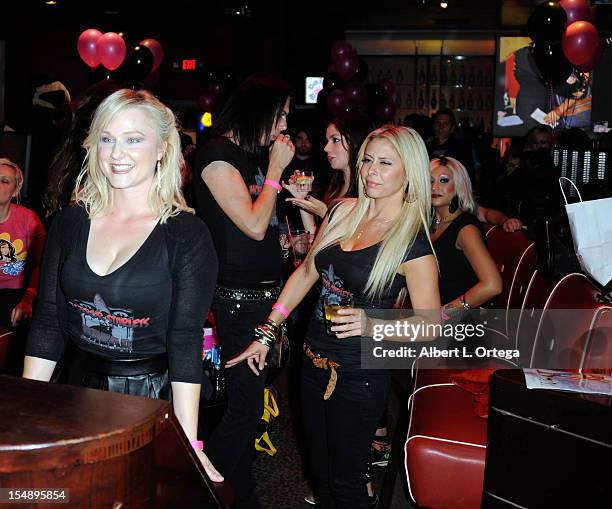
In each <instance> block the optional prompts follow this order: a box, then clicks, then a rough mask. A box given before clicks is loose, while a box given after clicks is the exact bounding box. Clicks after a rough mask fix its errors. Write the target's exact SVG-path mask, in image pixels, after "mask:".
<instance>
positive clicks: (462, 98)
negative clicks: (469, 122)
mask: <svg viewBox="0 0 612 509" xmlns="http://www.w3.org/2000/svg"><path fill="white" fill-rule="evenodd" d="M459 109H460V110H464V109H465V96H464V95H463V90H462V91H461V93H460V94H459Z"/></svg>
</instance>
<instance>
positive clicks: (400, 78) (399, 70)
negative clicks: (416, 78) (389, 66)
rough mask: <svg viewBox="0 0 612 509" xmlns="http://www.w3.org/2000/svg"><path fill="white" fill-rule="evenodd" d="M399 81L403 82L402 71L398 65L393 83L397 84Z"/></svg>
mask: <svg viewBox="0 0 612 509" xmlns="http://www.w3.org/2000/svg"><path fill="white" fill-rule="evenodd" d="M401 83H404V73H403V72H402V68H401V67H400V68H399V69H398V70H397V73H396V75H395V84H396V85H399V84H401Z"/></svg>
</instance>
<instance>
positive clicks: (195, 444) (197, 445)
mask: <svg viewBox="0 0 612 509" xmlns="http://www.w3.org/2000/svg"><path fill="white" fill-rule="evenodd" d="M189 443H190V444H191V447H193V448H194V449H196V450H198V451H203V450H204V442H202V440H192V441H191V442H189Z"/></svg>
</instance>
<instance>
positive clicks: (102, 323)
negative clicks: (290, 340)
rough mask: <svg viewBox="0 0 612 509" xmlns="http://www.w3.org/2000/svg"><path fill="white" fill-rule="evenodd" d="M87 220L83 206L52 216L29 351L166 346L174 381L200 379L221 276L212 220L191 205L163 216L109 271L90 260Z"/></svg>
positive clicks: (139, 350) (115, 355) (47, 353)
mask: <svg viewBox="0 0 612 509" xmlns="http://www.w3.org/2000/svg"><path fill="white" fill-rule="evenodd" d="M89 228H90V221H89V219H88V217H87V214H86V212H85V211H84V210H83V209H82V208H81V207H78V206H73V207H67V208H65V209H63V210H62V211H61V212H60V213H59V214H58V215H57V216H56V218H55V219H54V221H53V224H52V225H51V230H50V232H49V236H48V237H47V245H46V248H45V254H44V257H43V264H42V271H41V282H40V295H39V304H38V307H37V309H36V312H35V313H34V318H33V321H32V327H31V329H30V334H29V336H28V343H27V347H26V354H27V355H30V356H32V357H39V358H42V359H49V360H52V361H58V360H59V359H60V358H61V356H62V354H63V352H64V349H65V345H66V342H67V341H74V342H75V343H76V344H77V345H78V346H79V347H80V348H82V349H83V350H87V351H89V352H92V353H95V354H97V355H100V356H101V357H103V358H107V359H137V358H146V357H151V356H154V355H158V354H161V353H164V352H167V354H168V364H169V378H170V380H171V381H174V382H186V383H200V382H201V374H202V327H203V325H204V322H205V320H206V316H207V313H208V308H209V307H210V303H211V301H212V296H213V291H214V286H215V281H216V279H217V258H216V255H215V249H214V246H213V244H212V240H211V238H210V233H209V232H208V229H207V228H206V225H205V224H204V223H203V222H202V221H200V220H199V219H198V218H196V217H194V216H193V215H191V214H188V213H185V212H181V213H180V214H178V215H177V216H175V217H171V218H169V219H168V221H167V222H166V223H165V224H161V223H159V224H157V226H156V227H155V228H154V229H153V231H152V232H151V234H150V235H149V237H148V238H147V239H146V240H145V242H144V243H143V244H142V246H141V247H140V248H139V249H138V251H137V252H136V253H135V254H134V256H132V257H131V258H130V259H129V260H128V261H127V262H126V263H125V264H124V265H122V266H121V267H119V268H117V269H116V270H115V271H113V272H111V273H110V274H108V275H106V276H99V275H97V274H95V273H94V272H93V271H92V270H91V268H90V267H89V265H88V264H87V260H86V251H87V239H88V237H89Z"/></svg>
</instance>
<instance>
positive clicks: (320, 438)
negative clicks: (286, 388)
mask: <svg viewBox="0 0 612 509" xmlns="http://www.w3.org/2000/svg"><path fill="white" fill-rule="evenodd" d="M302 371H303V374H302V384H301V388H302V411H303V415H304V429H305V434H306V441H307V449H308V452H307V455H308V462H309V466H310V470H311V472H310V474H311V477H312V480H313V484H314V486H313V488H314V493H315V498H316V500H317V505H318V507H321V508H323V509H361V508H367V507H368V496H367V491H366V485H365V482H366V480H365V476H366V470H367V461H368V457H369V453H370V445H371V444H372V439H373V437H374V434H375V432H376V425H377V423H378V421H379V419H380V416H381V414H382V412H383V411H384V409H385V405H386V402H387V392H388V387H389V377H388V374H387V373H384V372H380V371H376V372H374V371H371V372H370V371H368V370H355V371H346V372H345V371H342V368H340V370H339V371H338V381H337V384H336V388H335V390H334V392H333V394H332V395H331V397H330V398H329V399H328V400H327V401H325V400H323V394H324V392H325V388H326V387H327V383H328V381H329V375H330V372H329V371H327V370H323V369H319V368H315V367H314V366H313V365H312V364H311V363H310V361H308V360H307V359H305V360H304V366H303V368H302Z"/></svg>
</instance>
